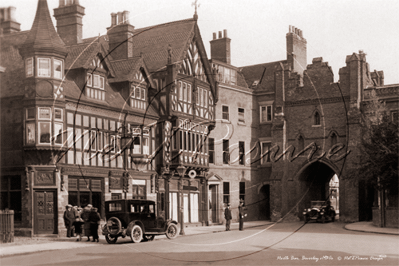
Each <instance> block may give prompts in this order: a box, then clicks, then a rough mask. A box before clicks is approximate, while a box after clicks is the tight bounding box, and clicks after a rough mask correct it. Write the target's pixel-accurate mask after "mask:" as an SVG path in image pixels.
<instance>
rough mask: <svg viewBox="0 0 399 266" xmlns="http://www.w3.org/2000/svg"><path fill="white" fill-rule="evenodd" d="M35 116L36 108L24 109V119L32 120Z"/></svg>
mask: <svg viewBox="0 0 399 266" xmlns="http://www.w3.org/2000/svg"><path fill="white" fill-rule="evenodd" d="M35 118H36V109H35V108H28V109H27V110H26V120H32V119H35Z"/></svg>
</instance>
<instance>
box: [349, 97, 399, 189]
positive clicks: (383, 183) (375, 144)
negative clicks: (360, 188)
mask: <svg viewBox="0 0 399 266" xmlns="http://www.w3.org/2000/svg"><path fill="white" fill-rule="evenodd" d="M368 110H372V112H368V113H367V115H366V116H365V119H364V127H363V133H364V134H363V136H362V139H361V146H360V151H361V153H360V164H359V167H358V169H357V171H356V172H357V173H356V175H357V177H358V179H360V180H365V181H367V182H368V183H369V184H372V185H373V186H374V187H375V188H376V189H378V190H381V189H389V188H395V190H396V189H397V187H398V178H399V177H398V163H399V161H398V154H399V132H398V123H397V121H392V120H391V117H390V116H389V113H388V112H387V111H386V110H385V108H384V105H383V104H382V103H380V102H378V101H377V100H374V101H373V102H371V103H370V104H369V106H368Z"/></svg>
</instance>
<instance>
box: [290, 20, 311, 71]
mask: <svg viewBox="0 0 399 266" xmlns="http://www.w3.org/2000/svg"><path fill="white" fill-rule="evenodd" d="M286 39H287V61H288V64H289V65H290V67H291V69H292V71H293V72H297V73H298V74H300V75H302V74H303V71H304V70H305V69H306V66H307V58H306V43H307V42H306V39H305V38H303V35H302V30H300V29H298V28H296V27H294V26H291V25H290V26H289V28H288V33H287V35H286Z"/></svg>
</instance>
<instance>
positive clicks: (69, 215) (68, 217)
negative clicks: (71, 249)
mask: <svg viewBox="0 0 399 266" xmlns="http://www.w3.org/2000/svg"><path fill="white" fill-rule="evenodd" d="M65 208H66V210H65V212H64V223H65V227H66V229H67V237H71V236H72V230H73V222H74V221H75V212H74V211H73V210H72V205H71V204H68V205H67V206H66V207H65Z"/></svg>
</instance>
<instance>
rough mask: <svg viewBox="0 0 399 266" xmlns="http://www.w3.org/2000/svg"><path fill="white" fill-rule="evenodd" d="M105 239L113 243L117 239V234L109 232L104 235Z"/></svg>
mask: <svg viewBox="0 0 399 266" xmlns="http://www.w3.org/2000/svg"><path fill="white" fill-rule="evenodd" d="M105 240H107V243H108V244H115V243H116V241H117V240H118V236H111V235H110V234H106V235H105Z"/></svg>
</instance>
